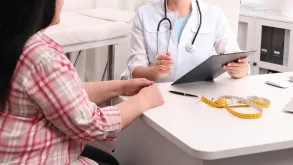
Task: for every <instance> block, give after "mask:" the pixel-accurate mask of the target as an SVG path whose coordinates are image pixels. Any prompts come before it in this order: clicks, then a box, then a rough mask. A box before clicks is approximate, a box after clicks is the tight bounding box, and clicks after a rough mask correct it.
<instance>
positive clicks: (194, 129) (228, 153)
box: [116, 72, 293, 165]
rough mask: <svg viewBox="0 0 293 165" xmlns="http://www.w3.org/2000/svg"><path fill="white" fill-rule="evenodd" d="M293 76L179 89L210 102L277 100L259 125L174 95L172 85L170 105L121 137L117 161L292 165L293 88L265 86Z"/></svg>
mask: <svg viewBox="0 0 293 165" xmlns="http://www.w3.org/2000/svg"><path fill="white" fill-rule="evenodd" d="M292 75H293V72H292V73H283V74H275V75H261V76H251V77H247V78H244V79H241V80H234V79H231V78H220V79H218V80H216V81H215V82H214V83H211V82H210V83H208V82H204V83H203V82H201V83H194V84H186V85H180V86H178V87H177V88H178V89H180V90H183V91H188V92H189V93H194V94H197V95H200V96H202V95H204V96H207V97H217V96H221V95H235V96H251V95H256V96H261V97H265V98H267V99H269V100H271V102H272V103H271V107H270V108H269V109H265V110H264V114H263V117H262V118H261V119H257V120H244V119H239V118H237V117H234V116H232V115H230V114H229V113H227V112H226V111H225V110H223V109H215V108H211V107H208V106H207V105H205V104H204V103H202V102H200V101H198V100H196V99H194V98H188V97H183V96H177V95H173V94H170V93H169V92H168V91H167V90H168V88H169V87H170V84H169V83H164V84H159V88H160V90H161V91H162V94H163V96H164V99H165V101H166V103H165V105H163V106H161V107H158V108H155V109H153V110H150V111H148V112H146V113H145V114H144V115H143V116H142V117H141V118H140V119H138V120H137V121H136V122H135V123H133V124H132V125H131V126H129V127H128V128H127V129H126V130H124V131H123V132H122V133H121V137H120V139H119V140H118V142H117V143H118V144H117V147H116V156H117V158H118V160H119V161H120V163H121V164H122V165H276V164H277V165H292V164H293V114H289V113H284V112H283V111H282V109H283V108H284V107H285V105H286V103H288V102H289V100H290V99H291V98H292V97H293V83H292V84H291V86H290V88H288V89H280V88H276V87H272V86H268V85H266V84H265V83H264V82H265V81H266V80H270V79H276V78H277V79H283V80H284V81H288V77H289V76H292ZM123 99H125V98H123V97H122V98H120V101H121V100H123ZM239 110H240V109H239ZM247 110H250V109H247ZM241 111H242V112H243V109H242V110H241Z"/></svg>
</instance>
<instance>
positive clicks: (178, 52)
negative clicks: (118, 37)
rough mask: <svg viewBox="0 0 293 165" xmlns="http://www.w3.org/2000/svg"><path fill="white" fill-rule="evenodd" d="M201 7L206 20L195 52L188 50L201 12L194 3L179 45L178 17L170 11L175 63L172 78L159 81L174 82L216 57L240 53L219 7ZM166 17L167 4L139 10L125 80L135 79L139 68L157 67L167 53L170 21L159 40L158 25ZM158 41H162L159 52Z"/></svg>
mask: <svg viewBox="0 0 293 165" xmlns="http://www.w3.org/2000/svg"><path fill="white" fill-rule="evenodd" d="M199 5H200V8H201V12H202V18H203V20H202V27H201V29H200V31H199V34H198V36H197V38H196V41H195V43H194V44H195V47H196V49H195V51H194V52H187V51H186V49H185V47H186V45H187V44H190V43H191V41H192V39H193V37H194V35H195V33H196V31H197V29H198V27H199V11H198V8H197V5H196V2H195V0H193V1H192V8H193V10H192V13H191V16H190V18H189V20H188V22H187V24H186V26H185V28H184V30H183V33H182V36H181V40H180V43H177V34H176V21H177V17H178V14H177V13H174V12H170V11H168V12H167V17H168V18H169V19H170V20H171V22H172V27H173V29H172V31H171V40H170V43H169V47H168V51H169V52H170V53H171V56H172V59H173V61H174V63H175V64H174V66H173V70H172V72H171V73H170V74H169V76H168V77H167V78H166V79H162V80H160V81H159V82H168V81H174V80H176V79H178V78H180V77H182V76H183V75H184V74H186V73H187V72H189V71H190V70H192V69H193V68H195V67H196V66H198V65H199V64H201V63H202V62H203V61H205V60H206V59H208V58H209V57H210V56H212V55H214V54H221V53H229V52H238V51H240V48H239V46H238V43H237V40H236V37H235V35H234V34H233V32H232V30H231V28H230V26H229V23H228V21H227V18H226V16H225V15H224V13H223V11H222V10H221V9H219V8H218V7H216V6H213V5H210V4H207V3H204V2H203V1H202V0H199ZM163 17H164V3H163V1H160V2H156V3H150V4H147V5H145V6H142V7H140V8H139V10H138V13H137V16H136V18H135V20H134V23H133V30H132V36H131V48H130V57H129V59H128V69H127V71H126V72H125V73H124V75H123V77H124V79H131V78H132V72H133V70H134V69H135V68H136V67H137V66H149V67H151V66H154V65H155V63H156V56H157V55H158V54H159V55H161V54H164V53H165V51H166V49H167V48H166V47H167V44H168V42H169V41H168V39H169V33H170V31H169V24H168V22H167V21H164V22H163V23H162V24H161V27H160V32H159V35H158V36H159V37H158V38H157V26H158V23H159V21H160V20H161V19H162V18H163ZM157 40H158V41H159V47H158V49H157ZM157 52H158V53H157Z"/></svg>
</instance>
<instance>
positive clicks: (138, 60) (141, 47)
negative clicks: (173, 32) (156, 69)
mask: <svg viewBox="0 0 293 165" xmlns="http://www.w3.org/2000/svg"><path fill="white" fill-rule="evenodd" d="M130 43H131V45H130V56H129V58H128V70H127V71H126V72H125V73H124V76H126V77H127V78H124V79H132V72H133V70H134V69H135V68H136V67H138V66H148V64H149V59H148V55H147V46H146V41H145V38H144V34H143V27H142V24H141V14H140V12H138V14H137V15H136V17H135V19H134V22H133V28H132V33H131V42H130Z"/></svg>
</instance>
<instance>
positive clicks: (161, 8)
mask: <svg viewBox="0 0 293 165" xmlns="http://www.w3.org/2000/svg"><path fill="white" fill-rule="evenodd" d="M198 3H199V6H200V9H201V12H202V14H203V16H204V14H205V10H206V4H205V2H203V1H202V0H198ZM156 11H157V12H159V13H160V12H164V0H161V1H160V2H159V3H158V4H157V5H156ZM167 14H168V15H169V14H172V15H174V16H175V15H176V17H177V15H178V14H177V13H174V12H172V11H170V10H169V9H168V8H167ZM192 14H195V15H198V8H197V4H196V0H192Z"/></svg>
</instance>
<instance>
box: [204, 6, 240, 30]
mask: <svg viewBox="0 0 293 165" xmlns="http://www.w3.org/2000/svg"><path fill="white" fill-rule="evenodd" d="M204 1H205V2H207V3H210V4H213V5H216V6H218V7H220V8H221V9H222V10H223V11H224V13H225V14H226V16H227V18H228V21H229V23H230V26H231V28H232V30H233V32H234V34H237V31H238V21H239V11H240V0H204Z"/></svg>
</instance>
